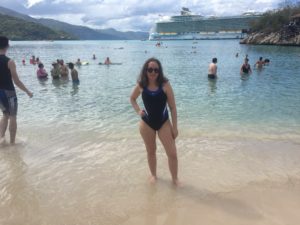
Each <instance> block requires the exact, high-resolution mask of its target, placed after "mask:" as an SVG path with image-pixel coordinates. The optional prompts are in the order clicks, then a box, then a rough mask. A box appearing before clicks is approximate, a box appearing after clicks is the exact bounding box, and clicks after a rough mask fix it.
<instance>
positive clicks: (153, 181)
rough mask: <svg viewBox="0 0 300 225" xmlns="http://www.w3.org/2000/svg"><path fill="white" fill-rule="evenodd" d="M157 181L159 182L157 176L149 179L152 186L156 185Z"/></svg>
mask: <svg viewBox="0 0 300 225" xmlns="http://www.w3.org/2000/svg"><path fill="white" fill-rule="evenodd" d="M156 181H157V177H156V176H153V175H151V176H150V177H149V183H150V184H155V183H156Z"/></svg>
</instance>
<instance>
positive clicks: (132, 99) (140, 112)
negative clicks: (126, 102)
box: [130, 84, 144, 116]
mask: <svg viewBox="0 0 300 225" xmlns="http://www.w3.org/2000/svg"><path fill="white" fill-rule="evenodd" d="M140 94H141V88H140V86H139V85H138V84H137V85H136V86H135V87H134V89H133V91H132V93H131V96H130V103H131V105H132V107H133V108H134V110H135V112H136V113H137V114H138V115H139V116H143V115H144V111H143V110H141V108H140V106H139V105H138V104H137V102H136V99H137V98H138V97H139V96H140Z"/></svg>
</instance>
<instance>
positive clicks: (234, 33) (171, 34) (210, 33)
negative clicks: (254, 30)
mask: <svg viewBox="0 0 300 225" xmlns="http://www.w3.org/2000/svg"><path fill="white" fill-rule="evenodd" d="M260 16H261V15H259V14H257V13H244V14H243V15H240V16H226V17H225V16H224V17H214V16H211V17H203V16H201V15H193V14H192V13H191V11H190V10H189V9H188V8H182V10H181V15H179V16H172V17H171V18H169V19H168V20H161V21H158V22H156V23H155V25H154V27H153V28H152V29H151V31H150V35H149V40H155V41H160V40H201V39H203V40H207V39H242V38H244V37H245V35H247V32H248V31H249V29H250V23H251V22H252V21H255V20H257V19H258V18H259V17H260Z"/></svg>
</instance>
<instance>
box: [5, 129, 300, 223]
mask: <svg viewBox="0 0 300 225" xmlns="http://www.w3.org/2000/svg"><path fill="white" fill-rule="evenodd" d="M47 132H49V130H48V131H47ZM35 133H36V132H32V133H30V134H29V135H26V138H24V139H23V142H21V143H19V144H18V145H16V146H14V147H9V146H6V147H3V146H2V148H1V149H0V173H1V176H0V202H1V205H0V224H1V225H2V224H3V225H19V224H23V225H27V224H28V225H62V224H63V225H74V224H76V225H86V224H91V225H99V224H100V225H102V224H103V225H120V224H124V225H135V224H139V225H143V224H145V225H160V224H163V225H177V224H178V225H179V224H180V225H181V224H189V225H193V224H205V225H219V224H220V225H221V224H222V225H223V224H230V225H248V224H249V225H250V224H251V225H273V224H274V225H294V224H297V223H298V222H299V221H300V215H299V213H298V211H299V208H300V167H299V158H300V150H299V143H297V142H291V141H275V140H254V139H252V140H241V139H239V140H234V139H230V138H227V139H216V138H204V137H200V138H179V139H178V141H177V147H178V155H179V177H180V179H181V181H182V184H183V187H180V188H175V187H174V185H172V182H171V179H170V173H169V170H168V165H167V158H166V155H165V153H164V151H163V149H162V146H161V145H160V144H159V145H158V150H157V158H158V162H157V165H158V176H159V179H158V181H157V183H156V184H155V185H151V184H149V183H148V179H147V177H148V175H149V169H148V166H147V160H146V153H145V149H144V146H143V143H142V140H141V138H139V137H138V136H137V137H136V138H135V137H133V138H130V139H127V138H123V139H121V138H119V137H115V138H112V137H109V138H108V137H107V136H104V137H103V138H101V137H100V135H99V134H92V133H86V134H85V133H84V132H82V131H79V133H74V132H70V133H67V132H66V133H65V135H60V136H53V138H46V137H52V136H51V135H45V137H44V138H43V136H41V138H40V139H36V137H35V135H34V134H35ZM21 139H22V136H21Z"/></svg>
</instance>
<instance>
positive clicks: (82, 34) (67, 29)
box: [0, 6, 148, 40]
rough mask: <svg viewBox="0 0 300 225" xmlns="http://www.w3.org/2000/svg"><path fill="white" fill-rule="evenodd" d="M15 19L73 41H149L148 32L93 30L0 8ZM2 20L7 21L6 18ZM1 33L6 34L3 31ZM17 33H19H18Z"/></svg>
mask: <svg viewBox="0 0 300 225" xmlns="http://www.w3.org/2000/svg"><path fill="white" fill-rule="evenodd" d="M1 14H2V15H4V16H10V17H15V18H18V19H22V20H24V21H27V22H32V23H36V24H40V25H43V26H45V27H48V28H50V29H51V30H53V31H54V32H58V33H67V34H69V36H70V37H73V39H79V40H144V39H148V33H147V32H134V31H127V32H121V31H117V30H115V29H113V28H109V29H92V28H89V27H85V26H79V25H72V24H69V23H66V22H61V21H58V20H54V19H46V18H40V19H35V18H33V17H30V16H28V15H25V14H22V13H18V12H16V11H14V10H11V9H8V8H4V7H1V6H0V15H1ZM2 19H4V20H5V18H4V17H2ZM0 32H2V33H3V32H4V31H1V30H0ZM16 32H17V31H16Z"/></svg>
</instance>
